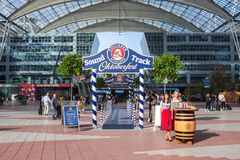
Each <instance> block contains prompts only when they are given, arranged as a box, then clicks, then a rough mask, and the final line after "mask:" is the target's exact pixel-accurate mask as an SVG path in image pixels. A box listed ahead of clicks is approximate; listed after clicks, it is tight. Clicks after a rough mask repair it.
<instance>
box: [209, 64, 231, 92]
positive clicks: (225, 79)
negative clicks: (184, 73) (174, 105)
mask: <svg viewBox="0 0 240 160" xmlns="http://www.w3.org/2000/svg"><path fill="white" fill-rule="evenodd" d="M210 80H211V87H210V93H214V94H216V95H218V93H219V92H221V91H223V90H228V89H232V86H231V77H230V76H229V75H227V74H226V73H225V71H224V67H223V66H217V67H216V69H215V71H214V72H213V73H212V76H211V79H210Z"/></svg>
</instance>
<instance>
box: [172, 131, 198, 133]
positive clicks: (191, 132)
mask: <svg viewBox="0 0 240 160" xmlns="http://www.w3.org/2000/svg"><path fill="white" fill-rule="evenodd" d="M175 132H176V133H179V134H195V132H179V131H175Z"/></svg>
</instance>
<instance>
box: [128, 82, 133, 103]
mask: <svg viewBox="0 0 240 160" xmlns="http://www.w3.org/2000/svg"><path fill="white" fill-rule="evenodd" d="M128 99H129V101H131V99H132V87H131V86H130V85H129V86H128Z"/></svg>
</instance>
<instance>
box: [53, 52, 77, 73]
mask: <svg viewBox="0 0 240 160" xmlns="http://www.w3.org/2000/svg"><path fill="white" fill-rule="evenodd" d="M57 73H58V74H60V75H63V76H66V77H72V76H79V75H81V73H82V57H81V56H80V55H79V54H68V55H66V56H64V58H63V60H62V61H61V63H60V65H59V66H58V67H57Z"/></svg>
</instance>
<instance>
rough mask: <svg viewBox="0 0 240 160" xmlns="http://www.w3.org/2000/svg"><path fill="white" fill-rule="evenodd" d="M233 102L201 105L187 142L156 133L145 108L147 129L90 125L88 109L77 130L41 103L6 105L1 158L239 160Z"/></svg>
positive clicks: (237, 110) (0, 118)
mask: <svg viewBox="0 0 240 160" xmlns="http://www.w3.org/2000/svg"><path fill="white" fill-rule="evenodd" d="M233 106H234V107H233V110H231V111H213V112H204V109H203V108H200V110H199V111H198V112H196V119H197V132H196V138H195V142H194V144H193V145H187V144H175V143H174V142H168V141H165V132H163V131H160V130H157V131H155V132H154V131H153V126H152V124H150V123H147V115H148V111H147V110H145V124H144V125H145V128H144V129H143V130H138V129H133V130H101V129H100V127H99V129H92V125H91V112H90V111H86V112H85V113H83V114H81V119H80V125H81V127H80V131H79V130H78V129H76V128H68V129H65V128H64V127H63V126H62V125H61V120H51V118H50V116H43V115H38V113H37V109H38V103H32V102H31V103H29V104H28V105H19V104H5V106H4V107H3V108H0V160H12V159H14V160H40V159H41V160H55V159H56V160H127V159H129V160H135V159H137V160H146V159H151V160H155V159H156V160H159V159H161V160H163V159H168V160H174V159H177V160H193V159H201V160H205V159H217V160H223V159H240V107H238V106H237V105H233ZM99 115H100V113H98V122H100V116H99ZM99 125H100V124H99ZM172 134H173V135H174V132H172Z"/></svg>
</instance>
